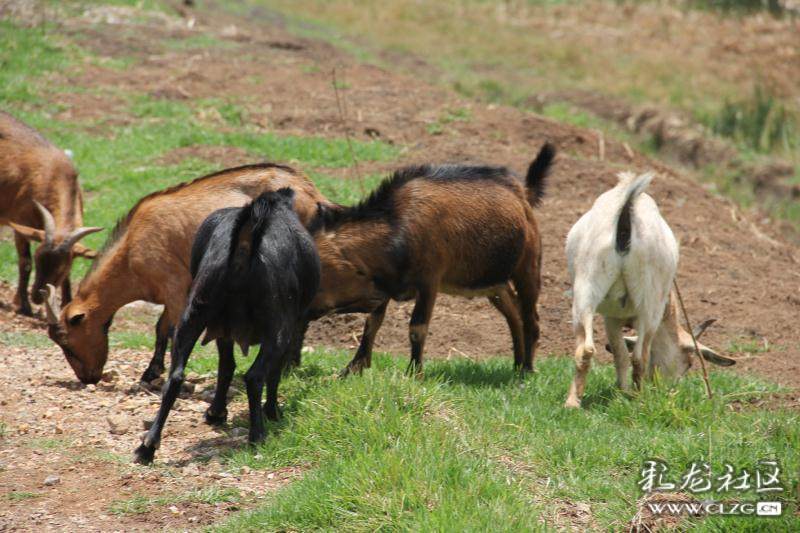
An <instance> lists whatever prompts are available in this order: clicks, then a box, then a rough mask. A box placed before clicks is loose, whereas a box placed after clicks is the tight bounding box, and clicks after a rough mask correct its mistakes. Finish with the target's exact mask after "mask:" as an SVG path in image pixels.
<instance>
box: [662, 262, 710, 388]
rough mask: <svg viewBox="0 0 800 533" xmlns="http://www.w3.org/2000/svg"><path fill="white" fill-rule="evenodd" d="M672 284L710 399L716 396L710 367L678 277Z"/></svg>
mask: <svg viewBox="0 0 800 533" xmlns="http://www.w3.org/2000/svg"><path fill="white" fill-rule="evenodd" d="M672 284H673V285H674V286H675V293H676V294H677V295H678V303H679V304H680V305H681V312H682V313H683V318H684V320H686V330H687V331H688V332H689V335H691V336H692V343H694V353H695V355H697V358H698V359H699V360H700V368H702V369H703V381H704V382H705V384H706V394H708V399H709V400H710V399H711V398H712V397H713V396H714V394H713V392H712V391H711V383H710V382H709V381H708V369H707V368H706V361H705V359H703V356H702V355H701V354H700V347H699V346H698V345H697V338H696V337H695V336H694V331H693V330H692V324H691V322H689V314H688V313H687V312H686V306H685V305H683V296H681V290H680V289H679V288H678V279H677V278H676V279H674V280H672Z"/></svg>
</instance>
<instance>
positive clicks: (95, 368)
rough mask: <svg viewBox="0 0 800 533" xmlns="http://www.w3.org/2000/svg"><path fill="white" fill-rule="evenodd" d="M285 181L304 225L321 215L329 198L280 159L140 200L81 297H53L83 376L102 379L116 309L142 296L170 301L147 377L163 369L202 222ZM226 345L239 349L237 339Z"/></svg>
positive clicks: (54, 331) (52, 310)
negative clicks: (63, 300)
mask: <svg viewBox="0 0 800 533" xmlns="http://www.w3.org/2000/svg"><path fill="white" fill-rule="evenodd" d="M283 187H289V188H291V189H293V190H294V192H295V195H296V196H295V210H296V211H297V214H298V217H299V219H300V221H301V222H302V223H303V224H307V223H308V222H309V221H310V220H311V219H312V218H314V216H315V213H316V211H317V206H318V205H325V204H327V203H328V201H327V200H326V199H325V197H324V196H322V194H320V192H319V191H318V190H317V189H316V187H314V184H313V183H312V182H311V181H310V180H309V179H308V178H307V177H306V176H305V175H304V174H302V173H301V172H298V171H296V170H294V169H292V168H289V167H285V166H281V165H275V164H260V165H247V166H242V167H238V168H231V169H227V170H223V171H221V172H217V173H215V174H210V175H208V176H204V177H202V178H198V179H196V180H194V181H191V182H188V183H182V184H180V185H177V186H175V187H172V188H169V189H165V190H163V191H159V192H155V193H152V194H150V195H148V196H145V197H144V198H142V199H141V200H139V202H138V203H137V204H136V205H135V206H134V207H133V209H131V210H130V212H129V213H128V214H127V216H125V217H124V218H123V219H122V220H120V222H119V223H118V224H117V226H116V228H114V231H113V233H112V235H111V236H110V237H109V240H108V242H107V243H106V244H105V246H104V247H103V249H102V250H101V251H100V255H99V256H98V257H97V259H96V260H95V262H94V264H93V265H92V269H91V270H90V271H89V272H88V273H87V274H86V277H85V278H84V279H83V281H81V283H80V286H79V287H78V292H77V294H76V295H75V299H74V300H72V302H70V304H69V305H67V306H66V307H64V309H63V310H59V309H58V307H57V305H55V302H53V301H52V300H48V303H47V311H48V322H49V323H50V327H49V334H50V338H51V339H53V340H54V341H55V342H56V343H57V344H58V345H59V346H61V348H62V350H63V351H64V355H65V356H66V358H67V361H68V362H69V364H70V366H71V367H72V369H73V370H74V371H75V374H76V375H77V376H78V378H79V379H80V380H81V381H82V382H84V383H95V382H97V381H98V380H99V379H100V377H101V375H102V372H103V366H104V365H105V362H106V359H107V357H108V329H109V327H110V325H111V320H112V318H113V317H114V313H116V312H117V310H118V309H119V308H120V307H122V306H123V305H125V304H127V303H129V302H133V301H135V300H146V301H148V302H153V303H157V304H163V305H164V312H163V314H162V315H161V318H160V319H159V321H158V325H157V332H156V333H157V340H156V350H155V353H154V354H153V359H152V360H151V362H150V365H149V366H148V368H147V370H146V371H145V374H144V375H143V377H142V379H143V380H145V381H151V380H152V379H154V378H155V377H157V376H158V375H159V374H161V372H163V369H164V351H165V350H166V344H167V339H168V332H169V330H170V328H171V327H172V326H173V325H175V324H177V322H178V320H179V319H180V316H181V313H182V312H183V309H184V307H185V305H186V295H187V293H188V290H189V286H190V285H191V281H192V276H191V273H190V271H189V258H190V253H191V247H192V241H193V239H194V237H195V233H196V232H197V228H198V227H199V226H200V224H201V223H202V222H203V220H205V218H206V217H207V216H208V215H210V214H211V213H212V212H213V211H216V210H217V209H221V208H223V207H239V206H242V205H244V204H246V203H248V202H250V201H252V200H253V199H254V198H256V197H258V196H259V195H260V194H261V193H263V192H267V191H276V190H278V189H281V188H283ZM218 347H219V348H220V349H221V350H222V349H224V350H226V351H227V350H228V348H230V349H231V350H232V345H231V346H230V347H220V346H219V343H218ZM231 357H232V352H231ZM226 359H227V354H226Z"/></svg>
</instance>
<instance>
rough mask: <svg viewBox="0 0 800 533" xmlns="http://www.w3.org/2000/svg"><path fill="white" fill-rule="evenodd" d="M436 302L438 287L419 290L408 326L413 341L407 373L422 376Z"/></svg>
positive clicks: (410, 338) (409, 335)
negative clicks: (426, 343)
mask: <svg viewBox="0 0 800 533" xmlns="http://www.w3.org/2000/svg"><path fill="white" fill-rule="evenodd" d="M435 303H436V289H434V288H431V287H422V288H420V289H419V290H418V291H417V302H416V304H415V305H414V310H413V311H412V312H411V322H410V324H409V327H408V338H409V340H410V341H411V361H410V362H409V363H408V368H407V369H406V372H407V373H416V374H417V376H418V377H422V353H423V350H424V348H425V339H426V338H427V337H428V325H429V324H430V322H431V318H432V316H433V306H434V304H435Z"/></svg>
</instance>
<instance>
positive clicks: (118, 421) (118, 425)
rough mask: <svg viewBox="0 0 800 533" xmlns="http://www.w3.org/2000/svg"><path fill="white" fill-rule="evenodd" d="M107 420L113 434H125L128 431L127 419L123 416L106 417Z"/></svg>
mask: <svg viewBox="0 0 800 533" xmlns="http://www.w3.org/2000/svg"><path fill="white" fill-rule="evenodd" d="M106 422H108V429H109V431H110V432H111V434H112V435H124V434H126V433H127V432H128V428H127V427H125V426H126V422H127V420H126V419H125V418H123V417H121V416H109V417H106Z"/></svg>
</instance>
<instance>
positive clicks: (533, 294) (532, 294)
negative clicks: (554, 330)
mask: <svg viewBox="0 0 800 533" xmlns="http://www.w3.org/2000/svg"><path fill="white" fill-rule="evenodd" d="M514 286H515V287H516V289H517V301H518V303H519V311H520V317H521V318H522V330H523V335H524V337H525V340H524V342H525V346H524V353H523V360H522V371H523V372H533V361H534V359H535V358H536V348H537V346H538V345H539V334H540V330H539V314H538V313H537V312H536V304H537V302H538V300H539V273H538V271H537V270H536V269H535V268H534V266H533V265H530V266H529V267H527V268H525V270H524V271H523V272H521V273H519V274H517V275H515V276H514Z"/></svg>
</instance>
